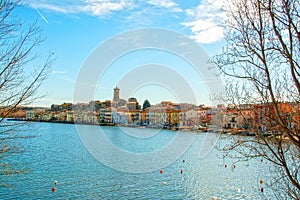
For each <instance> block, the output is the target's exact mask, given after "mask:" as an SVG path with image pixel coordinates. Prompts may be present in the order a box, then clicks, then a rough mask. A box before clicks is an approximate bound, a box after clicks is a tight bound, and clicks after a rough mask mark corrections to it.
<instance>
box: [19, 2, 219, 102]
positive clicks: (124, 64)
mask: <svg viewBox="0 0 300 200" xmlns="http://www.w3.org/2000/svg"><path fill="white" fill-rule="evenodd" d="M221 6H222V4H221V0H200V1H199V0H187V1H179V0H144V1H137V0H39V1H33V0H32V1H29V4H28V5H27V6H26V7H22V8H21V9H20V10H19V12H20V16H21V17H22V18H26V19H27V20H28V21H29V22H30V21H33V20H35V19H37V20H38V23H39V25H40V26H41V27H42V28H43V32H42V35H43V36H44V37H45V38H46V40H45V41H44V42H43V43H42V44H41V45H40V46H39V47H38V48H37V49H36V51H37V52H38V53H39V54H40V55H41V58H43V57H45V56H46V55H47V53H48V52H54V53H55V56H56V61H55V63H54V64H53V66H52V73H51V74H50V75H49V78H48V80H47V81H46V82H45V84H44V85H43V86H42V87H41V90H40V91H41V92H43V93H47V96H46V97H44V98H42V99H40V100H39V101H36V102H35V103H34V105H41V106H50V105H51V104H59V103H63V102H72V101H73V91H74V87H75V83H76V79H77V77H78V75H79V73H80V70H81V68H82V65H83V64H84V62H85V61H86V60H87V59H88V58H89V55H90V54H91V53H92V52H93V50H95V49H96V48H97V47H99V45H101V44H102V43H103V42H105V41H107V40H109V39H110V38H112V37H115V36H116V35H118V34H121V33H123V32H126V31H129V30H134V29H141V28H147V27H156V28H163V29H168V30H172V31H175V32H178V33H180V34H183V35H185V36H186V37H188V38H190V39H191V40H193V41H195V42H197V44H198V45H200V46H201V47H202V48H203V49H204V51H205V52H206V53H207V54H208V55H209V56H212V55H214V54H217V53H218V52H220V50H221V48H222V46H223V44H224V41H223V32H222V28H221V27H220V26H219V25H220V24H221V20H222V18H223V17H224V13H223V12H222V9H221ZM112 51H113V50H112ZM40 60H42V59H39V60H38V61H40ZM99 60H101V56H100V57H99ZM100 63H101V61H100ZM151 64H160V65H162V66H167V68H168V69H169V70H175V71H176V72H177V73H178V74H180V76H182V78H183V79H184V80H186V82H187V83H188V85H189V86H190V87H191V88H192V90H193V93H194V94H195V96H196V100H195V99H191V100H190V102H189V103H195V104H200V103H204V104H208V105H209V104H211V102H210V101H209V100H208V96H209V93H210V92H209V89H207V84H210V83H208V82H207V80H204V79H203V77H201V74H200V75H198V76H196V75H195V73H194V72H193V69H192V67H191V65H190V64H189V63H187V62H186V61H185V60H184V59H182V58H181V57H180V56H178V55H177V56H176V55H175V56H174V55H172V54H170V53H166V52H163V51H160V50H147V49H141V50H139V51H136V52H131V53H128V54H126V55H123V56H122V57H120V58H118V59H117V60H114V61H112V64H111V65H110V66H109V67H108V68H107V70H106V71H105V74H104V75H102V76H101V77H99V80H98V82H97V86H96V88H97V89H96V91H95V92H94V97H93V98H94V99H97V100H106V99H112V94H113V92H112V89H113V87H115V86H116V85H118V87H119V88H120V89H121V98H123V99H128V98H129V97H130V96H134V97H136V98H137V99H138V101H139V102H140V103H143V101H144V100H145V98H148V99H149V100H150V102H151V103H153V104H154V103H158V102H160V101H162V100H171V101H173V102H178V101H180V100H181V99H182V97H178V95H177V92H176V91H172V90H171V89H170V88H168V86H166V85H162V84H159V83H153V84H152V83H147V84H144V85H140V86H136V88H135V89H133V90H132V91H131V92H130V91H129V92H127V93H122V91H124V90H126V89H125V88H124V87H126V85H119V84H120V82H122V78H124V77H126V76H127V75H128V73H130V72H131V71H132V70H134V69H135V68H138V67H140V66H144V65H151ZM91 73H92V72H91ZM174 81H175V82H176V80H175V78H174ZM184 100H185V101H189V99H188V98H184Z"/></svg>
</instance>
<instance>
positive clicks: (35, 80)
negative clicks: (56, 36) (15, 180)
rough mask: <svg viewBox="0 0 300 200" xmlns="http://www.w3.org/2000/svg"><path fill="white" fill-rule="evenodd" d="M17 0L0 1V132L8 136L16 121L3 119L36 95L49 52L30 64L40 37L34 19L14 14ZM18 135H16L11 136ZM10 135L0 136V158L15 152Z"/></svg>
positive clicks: (49, 59)
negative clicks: (40, 62) (10, 142)
mask: <svg viewBox="0 0 300 200" xmlns="http://www.w3.org/2000/svg"><path fill="white" fill-rule="evenodd" d="M20 3H21V2H20V1H13V0H1V1H0V117H1V118H0V134H1V136H3V135H8V133H11V132H12V131H14V130H15V129H16V128H18V127H19V124H17V123H13V124H7V123H6V122H5V118H6V117H7V116H9V115H10V114H12V113H13V112H15V111H16V110H17V109H18V107H19V106H21V105H26V104H29V103H31V102H32V101H34V100H35V99H37V98H39V97H40V96H39V95H38V94H37V90H38V88H39V87H40V86H41V84H42V83H43V81H44V80H45V78H46V76H47V74H48V72H49V69H50V65H51V62H52V61H53V59H52V55H49V57H48V58H47V59H46V61H44V64H43V65H41V66H33V64H32V62H33V61H34V60H35V59H36V58H37V55H35V54H34V48H35V47H37V46H38V45H40V43H41V42H42V41H43V38H42V37H41V36H40V33H41V29H40V28H39V26H38V25H37V22H34V23H33V24H31V25H29V24H28V23H26V21H24V20H22V19H21V18H20V17H18V15H17V13H16V8H17V6H19V5H20ZM15 137H18V136H15ZM7 139H12V135H11V134H9V135H8V136H7V137H4V136H3V137H1V138H0V159H1V158H2V157H3V156H4V155H6V154H7V153H8V152H11V151H16V148H14V147H11V146H9V145H8V144H7V143H5V141H7ZM0 164H1V163H0Z"/></svg>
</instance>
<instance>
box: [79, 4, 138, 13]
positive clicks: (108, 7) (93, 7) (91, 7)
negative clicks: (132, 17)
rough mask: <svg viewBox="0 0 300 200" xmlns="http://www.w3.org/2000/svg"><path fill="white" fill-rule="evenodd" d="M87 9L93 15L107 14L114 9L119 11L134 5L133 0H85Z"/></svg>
mask: <svg viewBox="0 0 300 200" xmlns="http://www.w3.org/2000/svg"><path fill="white" fill-rule="evenodd" d="M84 2H85V3H86V6H85V10H86V11H87V12H89V13H92V14H93V15H97V16H98V15H106V14H109V13H111V12H113V11H119V10H123V9H126V8H130V7H132V6H133V3H132V1H128V0H119V1H116V0H115V1H107V0H85V1H84Z"/></svg>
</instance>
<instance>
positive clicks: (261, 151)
mask: <svg viewBox="0 0 300 200" xmlns="http://www.w3.org/2000/svg"><path fill="white" fill-rule="evenodd" d="M225 10H226V11H227V21H226V25H225V26H224V30H225V37H226V42H227V44H226V46H225V48H224V50H223V53H221V54H219V55H217V56H215V57H214V58H213V59H212V62H213V63H214V64H215V65H216V66H217V67H218V69H219V71H220V72H221V74H223V75H224V76H225V77H227V84H226V91H227V92H226V99H225V100H226V101H227V102H230V103H231V104H233V105H236V108H237V110H239V106H240V105H245V104H247V105H252V106H251V111H252V112H253V115H254V116H256V119H254V120H251V121H253V122H254V124H252V127H253V129H252V131H255V132H256V137H252V138H246V137H244V138H239V137H237V138H236V139H235V140H234V141H233V142H232V143H231V144H230V145H227V146H225V147H224V149H223V150H225V151H227V153H231V152H235V153H236V152H238V154H237V155H238V156H237V157H238V158H239V159H242V160H248V159H252V158H257V157H260V158H263V159H265V160H268V161H269V162H271V163H272V164H273V165H272V167H271V168H270V170H272V173H271V174H272V175H273V177H272V178H271V180H269V181H270V182H269V184H268V186H269V189H270V191H271V192H273V195H274V196H275V197H277V198H278V199H287V198H288V199H290V198H293V199H300V177H299V169H300V129H299V128H300V105H299V102H300V18H299V14H300V1H299V0H230V2H228V4H227V6H226V8H225Z"/></svg>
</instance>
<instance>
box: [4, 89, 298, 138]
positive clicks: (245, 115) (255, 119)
mask: <svg viewBox="0 0 300 200" xmlns="http://www.w3.org/2000/svg"><path fill="white" fill-rule="evenodd" d="M279 109H280V111H281V113H283V114H284V115H286V116H287V117H286V123H288V125H289V126H291V127H293V126H295V124H293V121H296V119H295V118H299V116H298V115H297V114H296V113H299V110H300V106H299V104H297V103H280V104H279ZM266 112H267V113H266ZM272 116H275V114H274V110H272V108H271V106H270V108H266V106H265V105H259V104H257V105H253V104H243V105H227V106H225V105H218V106H216V107H209V106H205V105H203V104H202V105H193V104H189V103H173V102H171V101H162V102H161V103H159V104H156V105H151V104H150V102H149V101H148V100H147V99H146V100H145V101H144V102H143V105H140V103H139V102H138V101H137V99H136V98H134V97H131V98H129V99H128V100H124V99H120V89H119V88H117V87H116V88H114V89H113V100H105V101H90V102H89V103H78V104H72V103H63V104H60V105H54V104H53V105H51V107H50V108H42V107H40V108H36V107H21V108H18V109H17V110H16V112H14V113H13V114H12V115H11V116H10V117H11V118H12V119H13V120H24V121H38V122H56V123H81V124H94V125H103V126H104V125H105V126H134V127H137V126H138V127H143V128H144V127H149V128H165V129H170V130H197V131H207V130H209V131H222V132H230V133H232V134H246V135H252V134H254V132H257V131H258V130H259V131H260V132H267V131H268V130H269V129H270V128H274V125H273V124H272V120H270V119H272ZM298 120H299V119H298Z"/></svg>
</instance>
